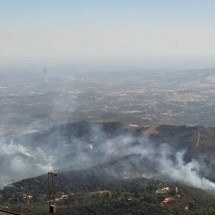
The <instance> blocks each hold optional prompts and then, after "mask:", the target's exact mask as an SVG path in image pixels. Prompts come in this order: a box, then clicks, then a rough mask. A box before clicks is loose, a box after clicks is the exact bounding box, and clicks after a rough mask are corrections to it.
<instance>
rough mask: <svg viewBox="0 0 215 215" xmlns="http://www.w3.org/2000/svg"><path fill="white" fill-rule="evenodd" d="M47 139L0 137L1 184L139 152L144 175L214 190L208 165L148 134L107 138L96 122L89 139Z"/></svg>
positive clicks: (57, 136)
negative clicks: (205, 173) (206, 174)
mask: <svg viewBox="0 0 215 215" xmlns="http://www.w3.org/2000/svg"><path fill="white" fill-rule="evenodd" d="M48 139H49V141H48V142H46V144H38V145H35V144H32V143H31V142H16V141H13V140H10V141H9V142H8V140H6V139H1V151H0V186H1V187H3V186H5V185H7V184H10V183H12V182H15V181H17V180H20V179H23V178H28V177H33V176H37V175H40V174H43V173H46V172H48V171H50V170H53V169H59V170H62V169H81V168H88V167H91V166H94V165H97V164H100V163H104V162H106V161H108V160H110V158H112V159H113V158H120V157H123V156H126V155H135V154H136V155H141V157H142V158H143V159H145V161H146V162H147V163H148V166H151V167H153V168H152V169H147V174H150V176H152V177H158V178H159V177H160V178H162V177H165V179H169V180H174V181H179V182H182V183H184V184H187V185H190V186H193V187H197V188H200V189H204V190H212V191H215V183H213V182H211V181H209V180H208V179H206V178H204V177H203V176H202V175H201V171H202V170H203V169H204V170H205V168H209V166H208V165H206V164H205V163H203V162H202V161H198V160H194V159H193V160H190V161H187V162H186V161H185V155H186V150H185V149H180V150H176V149H175V148H173V147H172V146H171V144H167V143H163V144H160V145H154V144H152V143H151V142H150V140H149V138H148V137H147V135H145V136H142V137H135V136H133V135H131V134H120V135H118V136H112V137H110V136H108V135H107V134H106V133H105V132H104V131H103V130H102V129H101V127H100V126H99V125H96V126H92V127H91V131H90V138H80V137H79V138H78V137H75V136H72V137H71V138H70V139H66V138H65V137H64V136H60V134H59V133H57V134H55V135H54V136H51V135H50V136H49V138H48ZM54 140H55V141H54ZM135 159H136V161H135V163H134V165H138V166H139V169H140V170H141V174H142V175H147V174H146V172H144V171H145V169H144V166H143V165H142V163H141V162H140V161H139V160H138V159H139V157H138V156H137V157H136V158H135ZM211 163H213V162H211ZM125 165H126V163H125ZM210 168H211V166H210ZM213 168H214V167H213ZM150 171H151V172H150ZM208 171H209V170H208ZM110 174H112V175H113V176H114V175H117V173H116V172H114V171H110Z"/></svg>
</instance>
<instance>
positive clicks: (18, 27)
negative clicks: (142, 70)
mask: <svg viewBox="0 0 215 215" xmlns="http://www.w3.org/2000/svg"><path fill="white" fill-rule="evenodd" d="M214 40H215V1H214V0H0V59H1V60H2V59H4V60H9V61H10V59H20V60H23V59H37V60H39V59H58V60H59V61H60V60H65V61H70V60H74V59H75V60H76V61H78V62H79V61H80V62H81V61H83V62H85V61H86V62H100V61H101V62H103V61H104V62H105V61H106V62H109V63H111V62H113V63H114V62H121V63H122V64H123V63H125V64H126V63H127V64H130V65H132V64H144V63H145V64H146V65H148V66H151V67H153V66H155V67H156V66H158V67H159V66H160V65H161V66H162V65H163V64H167V65H168V64H174V62H175V63H176V64H177V63H178V64H180V63H181V64H183V63H184V64H185V65H191V66H192V65H194V64H196V65H197V66H204V67H207V66H208V67H210V66H215V62H213V58H214V59H215V42H214ZM155 64H157V65H155Z"/></svg>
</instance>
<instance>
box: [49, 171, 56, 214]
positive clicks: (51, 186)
mask: <svg viewBox="0 0 215 215" xmlns="http://www.w3.org/2000/svg"><path fill="white" fill-rule="evenodd" d="M57 175H58V172H54V171H53V172H48V186H49V213H50V214H55V213H56V205H55V197H56V196H55V194H56V182H55V178H56V177H57Z"/></svg>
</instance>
